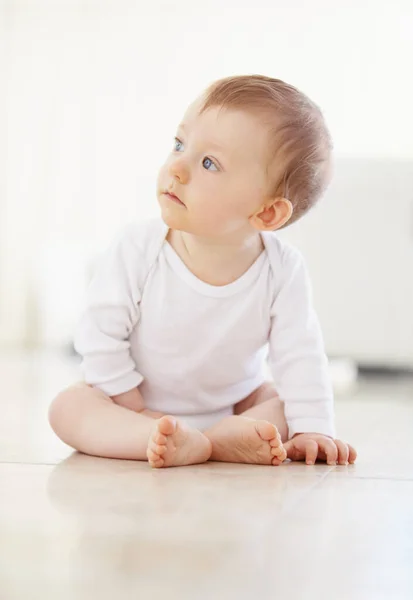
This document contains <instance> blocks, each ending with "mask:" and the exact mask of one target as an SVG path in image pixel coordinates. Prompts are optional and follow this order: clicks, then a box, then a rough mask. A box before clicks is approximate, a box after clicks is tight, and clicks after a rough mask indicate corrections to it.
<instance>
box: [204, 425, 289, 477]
mask: <svg viewBox="0 0 413 600" xmlns="http://www.w3.org/2000/svg"><path fill="white" fill-rule="evenodd" d="M206 435H207V437H208V438H209V439H210V440H211V443H212V454H211V460H219V461H223V462H238V463H248V464H254V465H271V464H272V465H275V466H278V465H280V464H281V463H282V462H283V461H284V460H285V459H286V458H287V453H286V451H285V449H284V446H283V445H282V442H281V437H280V434H279V433H278V430H277V428H276V426H275V425H273V424H272V423H270V422H269V421H257V420H255V419H249V418H248V417H243V416H241V415H234V416H232V417H227V418H226V419H223V420H222V421H220V422H219V423H217V424H216V425H214V426H213V427H211V429H209V430H208V431H207V432H206Z"/></svg>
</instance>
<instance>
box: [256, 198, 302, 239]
mask: <svg viewBox="0 0 413 600" xmlns="http://www.w3.org/2000/svg"><path fill="white" fill-rule="evenodd" d="M292 214H293V205H292V204H291V202H290V200H287V198H274V200H271V201H269V202H266V203H265V204H264V205H263V206H261V207H260V209H259V210H258V211H257V212H256V213H255V214H253V215H252V217H250V223H251V225H252V226H253V227H254V228H255V229H258V231H276V230H277V229H280V228H281V227H283V225H285V224H286V223H287V222H288V221H289V220H290V219H291V216H292Z"/></svg>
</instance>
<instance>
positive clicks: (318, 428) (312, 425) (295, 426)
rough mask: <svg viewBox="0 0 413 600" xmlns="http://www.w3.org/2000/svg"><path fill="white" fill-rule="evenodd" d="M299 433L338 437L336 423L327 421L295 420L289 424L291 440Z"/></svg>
mask: <svg viewBox="0 0 413 600" xmlns="http://www.w3.org/2000/svg"><path fill="white" fill-rule="evenodd" d="M297 433H320V434H321V435H327V436H329V437H332V438H335V437H336V429H335V426H334V423H333V422H332V421H329V420H326V419H314V418H310V419H293V420H292V421H290V422H288V434H289V435H288V437H289V439H291V438H292V437H293V436H294V435H296V434H297Z"/></svg>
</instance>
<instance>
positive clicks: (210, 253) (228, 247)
mask: <svg viewBox="0 0 413 600" xmlns="http://www.w3.org/2000/svg"><path fill="white" fill-rule="evenodd" d="M167 240H168V242H169V243H170V244H171V246H172V247H173V249H174V250H175V252H176V253H177V254H178V255H179V256H180V258H181V259H182V261H183V262H184V263H185V264H186V266H187V267H188V269H189V270H190V271H192V273H193V274H194V275H195V276H196V277H198V278H199V279H201V280H202V281H205V282H206V283H209V284H210V285H217V286H221V285H228V284H229V283H232V282H233V281H236V280H237V279H239V277H241V276H242V275H243V274H244V273H245V272H246V271H248V269H249V268H250V267H251V266H252V265H253V264H254V262H255V261H256V260H257V258H258V257H259V255H260V254H261V253H262V251H263V249H264V245H263V242H262V238H261V236H260V235H259V233H258V232H252V233H248V234H244V235H241V234H240V235H238V236H234V237H233V238H228V239H226V240H220V239H212V238H202V237H199V236H196V235H192V234H190V233H186V232H184V231H177V230H172V229H171V230H169V233H168V236H167Z"/></svg>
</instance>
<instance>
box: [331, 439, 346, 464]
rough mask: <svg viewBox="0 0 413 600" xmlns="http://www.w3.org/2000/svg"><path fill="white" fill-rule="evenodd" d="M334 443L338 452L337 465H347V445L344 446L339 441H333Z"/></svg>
mask: <svg viewBox="0 0 413 600" xmlns="http://www.w3.org/2000/svg"><path fill="white" fill-rule="evenodd" d="M334 442H335V445H336V446H337V450H338V464H339V465H347V464H348V456H349V449H348V446H347V444H345V443H344V442H342V441H341V440H334Z"/></svg>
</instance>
